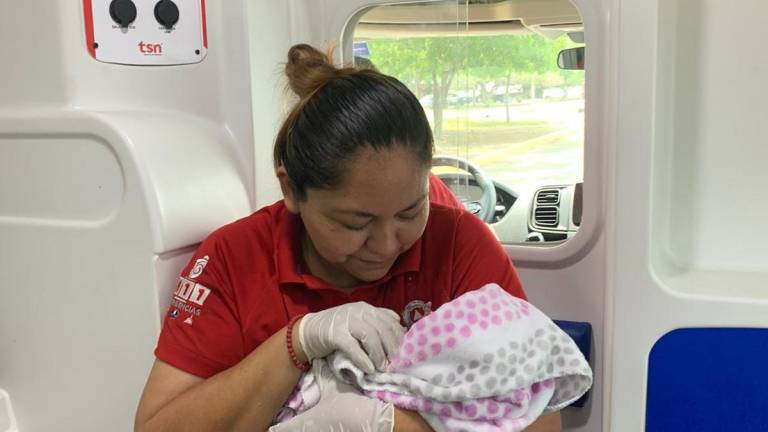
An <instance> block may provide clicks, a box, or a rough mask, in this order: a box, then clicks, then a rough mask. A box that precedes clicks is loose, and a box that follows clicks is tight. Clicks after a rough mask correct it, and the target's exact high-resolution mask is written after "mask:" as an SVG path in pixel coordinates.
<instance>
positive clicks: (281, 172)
mask: <svg viewBox="0 0 768 432" xmlns="http://www.w3.org/2000/svg"><path fill="white" fill-rule="evenodd" d="M277 181H278V182H280V190H281V191H282V192H283V200H284V201H285V208H286V209H288V211H289V212H291V213H294V214H299V201H298V200H297V199H296V194H295V193H294V192H293V185H291V178H290V177H288V171H286V170H285V167H284V166H282V165H281V166H280V167H279V168H277Z"/></svg>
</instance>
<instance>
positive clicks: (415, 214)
mask: <svg viewBox="0 0 768 432" xmlns="http://www.w3.org/2000/svg"><path fill="white" fill-rule="evenodd" d="M422 210H423V209H419V210H418V211H415V212H410V213H407V214H401V215H400V216H398V217H399V218H400V219H402V220H414V219H416V218H417V217H419V215H421V212H422Z"/></svg>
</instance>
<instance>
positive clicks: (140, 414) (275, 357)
mask: <svg viewBox="0 0 768 432" xmlns="http://www.w3.org/2000/svg"><path fill="white" fill-rule="evenodd" d="M300 376H301V372H300V371H299V370H298V369H297V368H296V367H295V366H294V365H293V363H292V362H291V359H290V357H289V356H288V352H287V350H286V348H285V329H282V330H280V331H278V332H277V333H275V334H274V335H272V337H270V338H269V339H267V340H266V341H265V342H264V343H262V344H261V345H260V346H259V347H258V348H256V349H255V350H254V351H253V352H251V353H250V354H249V355H248V356H247V357H245V358H244V359H243V360H242V361H241V362H240V363H238V364H237V365H235V366H233V367H231V368H229V369H227V370H225V371H222V372H220V373H218V374H216V375H214V376H213V377H211V378H208V379H205V380H204V379H202V378H199V377H196V376H194V375H190V374H188V373H186V372H184V371H181V370H180V369H177V368H175V367H173V366H171V365H169V364H167V363H164V362H162V361H159V360H157V361H155V365H154V366H153V367H152V372H151V373H150V375H149V379H148V380H147V384H146V386H145V388H144V393H143V394H142V397H141V401H140V403H139V408H138V411H137V413H136V421H135V426H134V430H135V431H137V432H139V431H140V432H149V431H166V430H183V431H221V430H228V431H240V430H249V431H259V430H266V429H267V427H269V424H270V423H271V421H272V419H273V417H274V416H275V414H276V413H277V412H278V410H279V409H280V407H281V406H282V405H283V403H284V402H285V400H286V399H287V398H288V396H289V394H290V393H291V390H293V387H294V386H295V385H296V383H297V382H298V380H299V377H300Z"/></svg>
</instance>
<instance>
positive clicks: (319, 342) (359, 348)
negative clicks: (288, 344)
mask: <svg viewBox="0 0 768 432" xmlns="http://www.w3.org/2000/svg"><path fill="white" fill-rule="evenodd" d="M404 334H405V329H404V328H403V327H402V326H401V325H400V317H399V316H398V315H397V314H396V313H395V312H393V311H391V310H389V309H385V308H378V307H374V306H371V305H369V304H368V303H365V302H357V303H347V304H344V305H341V306H336V307H334V308H330V309H326V310H324V311H320V312H315V313H310V314H307V315H305V316H304V317H303V318H302V319H301V324H300V325H299V342H300V343H301V349H302V350H303V351H304V354H306V356H307V358H308V359H309V360H314V359H317V358H323V357H325V356H327V355H328V354H330V353H332V352H334V351H342V352H343V353H344V354H346V355H347V358H349V360H350V361H351V362H352V363H354V364H355V366H357V367H358V368H360V370H362V371H363V372H366V373H373V372H374V369H378V370H379V371H382V372H383V371H384V370H385V369H386V367H387V364H388V360H387V359H388V358H390V359H391V358H394V357H395V356H396V355H397V353H398V349H399V347H400V341H401V340H402V339H403V335H404Z"/></svg>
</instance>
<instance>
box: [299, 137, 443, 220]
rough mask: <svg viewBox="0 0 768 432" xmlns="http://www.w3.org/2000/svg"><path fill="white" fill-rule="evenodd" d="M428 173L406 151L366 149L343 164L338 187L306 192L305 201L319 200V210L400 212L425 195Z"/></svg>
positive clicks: (414, 156) (415, 158) (426, 168)
mask: <svg viewBox="0 0 768 432" xmlns="http://www.w3.org/2000/svg"><path fill="white" fill-rule="evenodd" d="M428 172H429V171H428V167H425V166H423V164H422V163H421V161H420V160H419V159H418V157H417V156H416V155H414V154H413V153H412V152H410V151H408V150H405V149H398V148H394V149H385V150H379V151H376V150H372V149H367V150H365V151H363V152H361V153H360V154H359V155H357V156H356V157H355V158H353V159H352V160H351V161H349V162H348V163H347V167H346V172H345V173H344V175H343V177H342V181H341V183H340V184H339V186H338V187H336V188H333V189H323V190H319V189H309V190H308V191H307V192H308V196H307V198H308V199H313V198H317V199H320V200H322V201H323V203H324V204H325V205H324V206H323V207H333V208H340V209H354V210H358V211H366V210H365V209H366V208H382V209H384V208H386V209H387V210H388V209H389V207H393V208H401V209H403V208H407V207H408V206H410V205H411V204H413V203H414V202H415V201H417V200H418V199H419V198H421V197H422V196H423V195H425V194H426V191H427V183H428V181H427V180H428ZM370 213H373V212H370Z"/></svg>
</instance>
